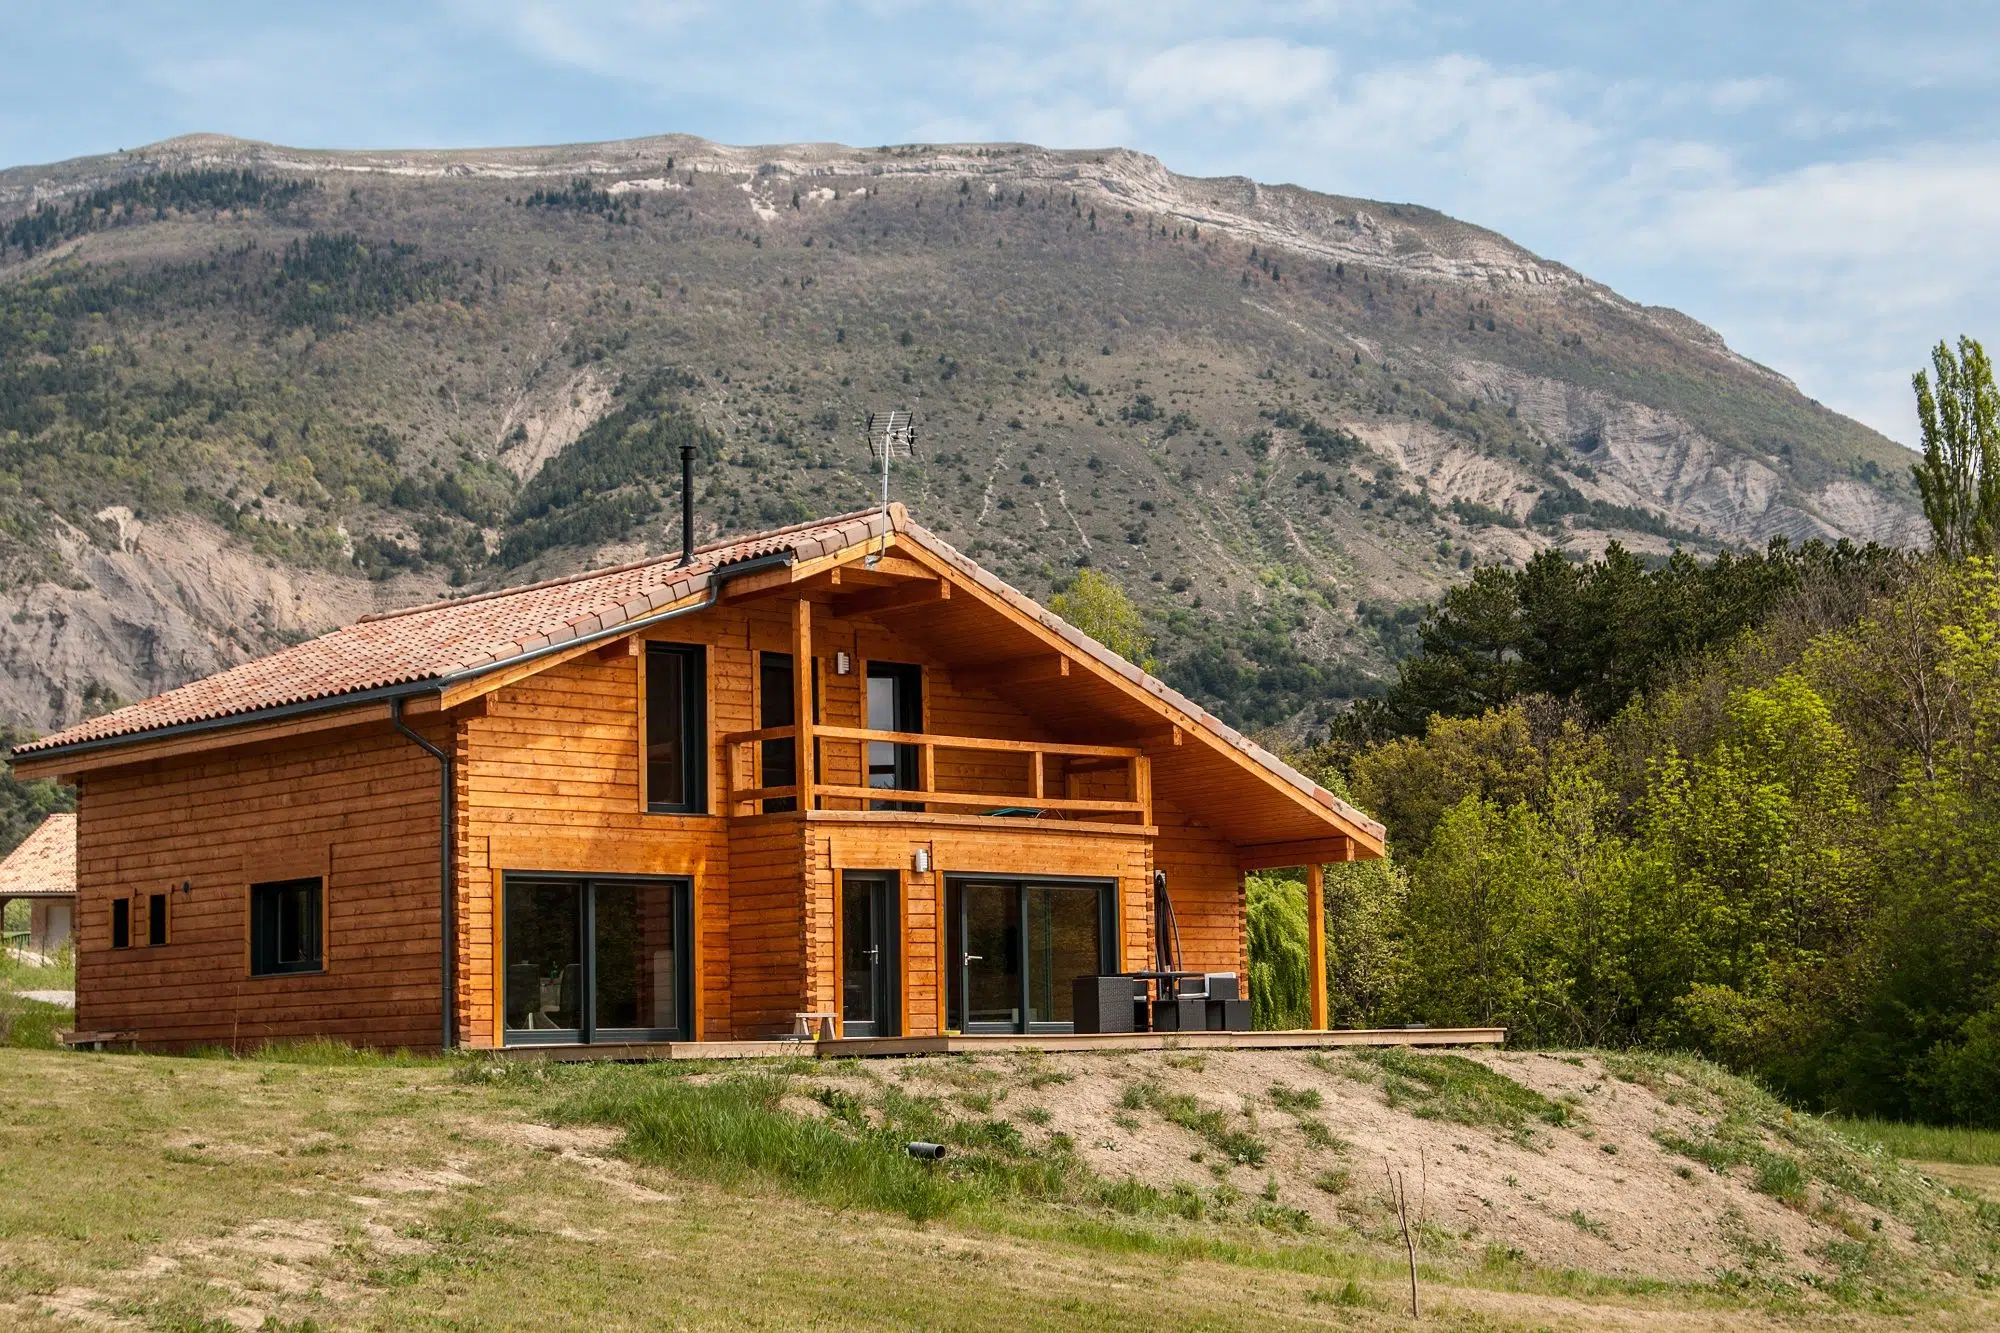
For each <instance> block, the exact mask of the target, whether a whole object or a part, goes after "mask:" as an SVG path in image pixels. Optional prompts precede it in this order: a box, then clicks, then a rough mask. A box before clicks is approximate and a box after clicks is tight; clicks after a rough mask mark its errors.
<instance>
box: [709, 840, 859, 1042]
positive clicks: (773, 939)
mask: <svg viewBox="0 0 2000 1333" xmlns="http://www.w3.org/2000/svg"><path fill="white" fill-rule="evenodd" d="M804 830H805V821H804V820H803V819H802V818H800V817H799V816H798V815H797V814H776V815H752V816H749V817H747V818H741V819H735V820H732V821H730V826H729V887H728V891H727V893H728V899H729V935H728V940H729V988H730V1004H731V1009H730V1014H731V1022H730V1029H729V1031H728V1032H726V1033H725V1034H723V1035H725V1036H731V1037H735V1038H738V1039H740V1040H749V1039H754V1038H757V1037H769V1036H776V1035H781V1034H783V1033H785V1032H788V1031H790V1030H791V1026H792V1016H793V1015H794V1014H797V1013H799V1012H801V1011H802V1010H824V1009H829V1008H831V1007H832V1006H831V1003H830V1001H829V1002H828V1003H824V1004H823V1003H819V1002H818V997H815V996H813V995H810V994H808V991H807V981H806V972H807V969H806V949H807V942H808V939H809V938H810V937H811V936H812V935H813V934H814V932H815V929H816V927H819V926H823V924H824V923H814V922H812V921H810V920H809V917H808V913H807V911H806V905H807V904H806V892H805V889H806V875H805V867H804V864H803V862H804V857H805V845H806V844H805V832H804Z"/></svg>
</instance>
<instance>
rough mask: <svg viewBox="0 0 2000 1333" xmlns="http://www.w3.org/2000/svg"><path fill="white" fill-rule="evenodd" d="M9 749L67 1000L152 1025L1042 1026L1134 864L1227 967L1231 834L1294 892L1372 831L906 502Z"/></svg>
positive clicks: (661, 564) (363, 647) (592, 1037)
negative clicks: (1293, 879) (985, 566)
mask: <svg viewBox="0 0 2000 1333" xmlns="http://www.w3.org/2000/svg"><path fill="white" fill-rule="evenodd" d="M14 763H15V767H16V770H17V771H18V773H19V774H20V775H21V776H22V777H26V778H34V777H55V778H59V779H61V780H62V781H65V782H69V783H73V784H75V785H76V787H77V789H78V795H79V802H78V828H77V867H76V868H77V888H78V893H79V901H78V908H77V933H78V940H77V989H78V998H77V1025H78V1028H79V1030H80V1031H83V1032H91V1031H95V1032H99V1033H117V1034H121V1035H122V1036H124V1037H127V1038H129V1039H130V1040H133V1041H135V1042H137V1043H138V1044H140V1045H142V1046H148V1047H158V1048H175V1047H182V1046H190V1045H196V1044H204V1043H220V1044H232V1045H235V1044H249V1043H255V1042H261V1041H265V1040H272V1039H294V1038H304V1037H309V1036H328V1037H334V1038H339V1039H344V1040H347V1041H351V1042H354V1043H357V1044H363V1045H370V1046H379V1047H397V1046H404V1047H413V1048H435V1047H437V1046H439V1045H441V1044H442V1045H446V1046H466V1047H501V1046H544V1047H549V1046H555V1047H564V1048H576V1047H580V1046H585V1045H589V1044H596V1045H599V1046H611V1045H627V1046H629V1045H631V1044H634V1043H668V1042H672V1043H680V1042H717V1043H719V1042H730V1041H737V1042H741V1041H751V1040H759V1039H769V1038H772V1037H776V1036H779V1035H782V1034H785V1033H787V1032H790V1031H792V1030H793V1029H794V1028H795V1025H796V1024H797V1021H798V1017H799V1015H801V1014H808V1015H811V1014H825V1015H832V1016H834V1021H835V1022H836V1023H837V1025H838V1026H839V1028H840V1030H841V1032H842V1034H843V1035H844V1036H847V1037H871V1036H872V1037H876V1038H883V1037H909V1038H921V1037H932V1036H937V1035H940V1034H944V1033H982V1032H987V1033H1027V1034H1036V1033H1046V1034H1052V1035H1053V1034H1060V1033H1063V1032H1065V1031H1067V1030H1068V1029H1069V1026H1070V1023H1071V1017H1072V1015H1071V1010H1070V1005H1071V999H1070V983H1071V981H1072V979H1073V978H1074V977H1075V976H1079V975H1085V974H1097V973H1110V972H1116V971H1124V970H1130V969H1136V968H1143V967H1145V966H1147V965H1148V964H1149V963H1151V961H1152V960H1153V959H1154V957H1155V954H1156V950H1157V948H1158V947H1159V945H1158V939H1159V929H1160V927H1161V926H1162V925H1163V924H1164V923H1163V922H1161V921H1159V920H1156V903H1158V902H1160V901H1162V897H1161V895H1160V893H1159V892H1158V890H1159V888H1160V887H1161V885H1160V884H1157V883H1156V876H1159V875H1163V876H1164V888H1165V892H1166V896H1167V898H1169V899H1170V901H1171V904H1172V911H1173V915H1174V917H1175V918H1176V922H1177V925H1178V934H1179V947H1180V950H1181V953H1182V962H1183V964H1184V965H1185V966H1188V967H1192V968H1204V969H1209V970H1215V971H1230V972H1236V973H1239V974H1241V975H1244V976H1246V977H1247V975H1248V971H1249V968H1248V957H1247V945H1246V939H1245V929H1244V892H1243V878H1242V877H1243V874H1244V872H1246V871H1250V870H1256V869H1259V868H1264V867H1276V866H1296V865H1306V866H1309V867H1311V868H1312V869H1311V873H1310V874H1309V885H1310V886H1311V889H1312V892H1313V898H1314V906H1315V907H1316V906H1317V898H1318V885H1319V869H1318V868H1319V866H1320V865H1321V864H1322V863H1325V862H1336V861H1345V860H1350V859H1354V858H1363V857H1374V856H1379V855H1380V854H1381V852H1382V828H1381V826H1380V825H1379V824H1377V823H1375V822H1374V821H1373V820H1371V819H1368V818H1367V817H1365V816H1364V815H1362V814H1360V813H1359V812H1357V811H1355V810H1354V809H1352V808H1351V807H1349V806H1348V805H1346V804H1344V803H1343V802H1341V801H1339V800H1337V799H1335V798H1334V797H1333V796H1332V795H1330V794H1329V793H1328V792H1326V791H1325V790H1323V789H1321V788H1319V787H1317V786H1315V785H1314V784H1313V783H1312V782H1310V781H1309V780H1307V779H1306V778H1304V777H1302V776H1300V775H1299V774H1298V773H1296V772H1294V771H1293V770H1292V769H1291V768H1289V767H1287V766H1286V765H1285V764H1283V763H1281V762H1280V761H1279V760H1278V759H1276V758H1275V757H1273V756H1272V755H1270V754H1268V753H1266V752H1265V751H1264V750H1262V749H1260V748H1258V747H1257V746H1255V745H1253V744H1251V743H1250V742H1249V741H1247V740H1246V739H1245V738H1244V737H1242V736H1241V735H1238V734H1237V733H1236V732H1234V731H1232V730H1231V729H1230V728H1228V727H1227V726H1225V725H1223V724H1222V723H1221V722H1220V721H1218V720H1217V719H1216V718H1214V717H1212V716H1210V715H1209V714H1208V713H1206V712H1205V711H1203V710H1202V709H1201V708H1200V707H1199V706H1198V705H1196V704H1194V703H1192V702H1190V701H1189V700H1188V699H1186V698H1183V697H1182V696H1181V695H1179V694H1177V693H1175V692H1174V691H1173V690H1171V689H1169V688H1167V687H1166V686H1165V685H1163V684H1161V683H1160V682H1159V681H1157V680H1155V679H1153V678H1152V677H1151V676H1148V675H1147V674H1145V673H1144V672H1142V671H1140V670H1139V669H1138V668H1137V667H1134V666H1133V665H1132V664H1131V663H1129V662H1126V661H1124V660H1123V659H1121V658H1119V657H1117V656H1116V655H1114V654H1113V653H1111V652H1109V651H1108V650H1106V649H1105V648H1104V647H1103V646H1101V645H1100V644H1098V643H1096V642H1094V641H1093V640H1091V639H1090V638H1088V637H1086V636H1085V635H1083V634H1081V633H1079V632H1078V631H1077V630H1076V629H1074V628H1072V627H1071V626H1069V625H1067V624H1064V623H1063V622H1062V621H1061V620H1060V619H1058V618H1057V617H1056V616H1054V615H1053V614H1051V613H1050V612H1048V611H1047V610H1045V609H1043V608H1042V607H1040V606H1038V605H1037V604H1035V603H1034V602H1033V601H1031V600H1030V599H1028V598H1027V597H1025V596H1023V595H1021V594H1020V593H1018V592H1016V591H1014V590H1013V589H1012V588H1009V587H1008V586H1006V585H1005V584H1004V583H1002V582H1001V581H1000V580H998V579H996V578H994V577H993V576H992V575H990V574H988V573H986V572H985V571H984V570H982V569H980V568H979V567H978V566H977V565H975V564H974V563H973V562H972V561H970V560H968V559H967V558H965V557H964V556H962V555H960V554H959V553H958V552H956V551H954V550H953V549H952V548H951V547H950V546H948V545H947V544H946V543H944V542H943V541H941V540H939V539H938V538H937V537H936V536H934V535H932V534H931V533H929V532H927V531H925V530H924V529H923V528H922V527H920V526H918V525H917V524H916V523H914V522H912V521H911V520H910V519H909V517H908V515H907V514H906V513H905V512H904V511H903V509H902V507H901V506H891V507H889V508H888V509H887V510H886V511H877V512H870V513H862V514H851V515H846V516H843V517H839V518H832V519H828V520H825V521H822V522H815V523H808V524H802V525H799V526H796V527H788V528H781V529H778V530H776V531H773V532H766V533H760V534H758V535H755V536H751V537H744V538H740V539H735V540H730V541H727V542H722V543H719V544H716V545H712V546H709V547H706V548H703V549H700V550H693V549H690V550H688V551H686V552H683V553H681V554H680V555H677V556H666V557H662V558H659V559H652V560H645V561H640V562H637V563H634V564H628V565H624V566H620V567H617V568H612V569H601V570H596V571H593V572H590V573H585V574H580V575H577V576H575V577H571V578H563V579H555V580H551V581H548V582H544V583H538V584H534V585H532V586H528V587H520V588H513V589H508V590H505V591H501V592H495V593H488V594H484V595H479V596H471V597H464V598H460V599H457V600H450V601H440V602H435V603H432V604H429V605H425V606H418V607H412V608H410V609H408V610H404V611H395V612H389V613H386V614H382V615H375V616H370V617H368V618H366V619H364V620H362V621H360V622H359V623H357V624H354V625H352V626H349V627H347V628H345V629H341V630H338V631H335V632H333V633H331V634H328V635H325V636H324V637H322V638H319V639H315V640H313V641H311V642H308V643H304V644H300V645H298V646H295V647H292V648H288V649H285V650H284V651H281V652H278V653H276V654H273V655H272V656H269V657H266V658H263V659H260V660H258V661H254V662H250V663H247V664H245V665H243V666H239V667H236V668H233V669H231V670H228V671H224V672H222V673H220V674H218V675H215V676H211V677H208V678H207V679H204V680H199V681H196V682H194V683H192V684H189V685H186V686H183V687H181V688H179V689H175V690H171V691H168V692H167V693H165V694H162V695H159V696H157V697H155V698H152V699H149V700H146V701H145V702H143V703H139V704H134V705H132V706H130V707H127V708H122V709H119V710H118V711H116V712H113V713H109V714H107V715H105V716H102V717H98V718H94V719H92V720H90V721H88V722H84V723H81V724H79V725H77V726H74V727H71V728H69V729H68V730H65V731H62V732H59V733H57V734H55V735H51V736H48V737H45V738H43V739H41V740H37V741H35V742H33V743H30V744H26V745H23V746H21V747H19V748H18V749H17V750H16V751H15V755H14ZM1320 919H1321V917H1320V913H1319V912H1318V911H1316V910H1315V911H1314V912H1312V914H1311V920H1312V921H1313V923H1314V927H1315V929H1314V935H1313V940H1314V950H1315V953H1316V954H1318V953H1319V952H1320V951H1321V949H1322V947H1323V946H1322V944H1321V941H1320V939H1319V936H1318V930H1317V923H1318V922H1319V920H1320ZM1314 975H1316V976H1319V977H1321V978H1323V977H1324V968H1323V967H1319V968H1316V969H1315V972H1314ZM1314 1015H1315V1025H1316V1026H1318V1027H1324V1026H1325V995H1324V991H1323V986H1322V988H1321V989H1318V990H1316V992H1315V996H1314ZM718 1049H719V1048H718Z"/></svg>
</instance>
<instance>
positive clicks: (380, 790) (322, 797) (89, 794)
mask: <svg viewBox="0 0 2000 1333" xmlns="http://www.w3.org/2000/svg"><path fill="white" fill-rule="evenodd" d="M415 725H416V726H417V729H418V730H419V731H421V732H423V733H424V734H425V735H426V736H427V737H428V738H429V739H431V740H432V741H433V742H434V743H437V744H440V745H450V744H451V743H452V737H451V734H450V724H448V723H442V722H439V721H437V720H436V718H435V716H433V718H432V719H431V720H430V721H428V722H423V723H416V724H415ZM77 851H78V857H77V893H78V912H77V915H78V927H79V929H78V934H77V953H76V964H77V1026H78V1028H79V1029H80V1030H84V1031H116V1032H136V1033H138V1034H139V1040H140V1043H141V1044H142V1045H144V1046H147V1047H149V1048H154V1049H179V1048H183V1047H188V1046H195V1045H208V1044H214V1045H223V1046H230V1047H233V1048H240V1047H247V1046H252V1045H256V1044H259V1043H262V1042H265V1041H283V1040H294V1039H302V1038H307V1037H318V1036H326V1037H332V1038H335V1039H337V1040H342V1041H349V1042H353V1043H355V1044H357V1045H365V1046H380V1047H397V1046H408V1047H414V1048H425V1047H428V1048H431V1049H435V1048H436V1047H437V1044H438V1039H439V1003H440V998H441V985H440V983H441V979H440V976H439V965H438V764H437V761H436V760H435V759H433V758H431V756H429V755H428V754H426V753H424V752H423V751H422V750H421V749H419V748H418V747H417V746H416V745H414V744H413V743H412V742H411V741H410V740H409V739H408V738H407V737H404V736H401V735H399V734H398V733H396V732H394V731H391V730H389V729H388V728H387V727H386V726H384V725H382V724H379V723H378V724H375V725H372V726H370V727H367V728H356V729H354V730H351V731H344V732H335V733H325V734H322V735H320V736H315V737H311V738H298V739H294V740H291V741H288V742H284V743H282V745H264V746H257V747H245V748H242V749H236V750H230V751H222V752H216V753H211V754H207V755H195V756H189V757H186V758H181V759H175V760H163V761H158V762H154V763H149V764H142V765H136V766H134V767H130V768H123V769H111V770H107V771H103V772H98V773H91V774H87V775H86V776H85V777H84V779H83V781H82V782H81V784H80V802H79V809H78V838H77ZM307 876H318V877H321V878H322V881H323V889H322V902H323V922H324V931H323V936H322V941H323V943H322V947H323V950H324V959H325V966H324V970H322V971H320V972H314V973H295V974H290V975H283V976H268V977H252V976H250V975H249V932H250V923H249V886H250V885H251V884H253V883H262V882H268V881H273V880H284V879H294V878H304V877H307ZM184 882H185V883H186V884H188V885H189V891H188V892H187V893H182V892H181V891H180V888H179V886H180V885H181V884H182V883H184ZM161 893H164V894H166V896H167V899H168V921H167V937H168V939H167V943H166V944H164V945H161V946H158V947H152V946H149V945H148V943H147V940H148V937H149V930H148V927H149V925H150V922H149V921H148V919H147V915H148V912H149V911H150V903H151V897H152V895H154V894H161ZM119 897H124V898H127V899H128V900H129V901H130V902H131V904H132V906H131V908H130V909H129V910H130V912H131V939H132V944H131V947H129V948H125V949H113V948H111V947H110V945H111V902H112V900H113V899H114V898H119Z"/></svg>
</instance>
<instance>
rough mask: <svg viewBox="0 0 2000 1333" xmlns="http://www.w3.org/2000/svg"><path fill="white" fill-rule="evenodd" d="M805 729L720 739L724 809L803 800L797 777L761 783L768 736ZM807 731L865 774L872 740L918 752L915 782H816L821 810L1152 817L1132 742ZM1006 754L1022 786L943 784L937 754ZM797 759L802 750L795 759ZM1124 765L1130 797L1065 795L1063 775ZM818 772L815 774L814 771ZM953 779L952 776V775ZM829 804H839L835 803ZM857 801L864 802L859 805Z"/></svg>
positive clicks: (1148, 781)
mask: <svg viewBox="0 0 2000 1333" xmlns="http://www.w3.org/2000/svg"><path fill="white" fill-rule="evenodd" d="M798 734H799V728H798V727H795V726H787V727H764V728H761V729H759V730H756V731H737V732H731V733H730V734H728V735H726V736H724V737H723V738H722V740H721V745H722V756H723V764H722V769H723V779H724V782H725V784H726V786H727V791H726V793H725V803H724V806H723V808H724V809H725V810H727V811H728V812H729V813H730V814H733V815H734V814H755V813H758V812H759V811H761V810H763V809H764V808H765V802H767V801H777V800H786V799H790V800H794V801H796V800H797V799H798V795H799V787H800V784H798V783H796V782H792V783H785V784H782V785H773V786H764V785H761V784H762V779H763V772H762V756H763V744H764V742H766V741H794V742H796V741H797V739H798ZM807 734H808V735H810V736H811V737H813V738H814V739H815V740H819V741H839V742H849V743H854V744H857V745H859V747H860V751H861V760H860V763H859V764H858V766H857V768H858V771H859V772H862V773H866V772H867V769H868V763H867V755H868V747H869V745H871V744H882V745H895V746H907V747H909V748H910V749H912V750H915V751H916V752H917V766H916V767H917V774H916V776H917V782H916V785H915V786H896V787H873V786H856V785H853V784H850V783H837V782H821V781H813V782H811V783H809V784H806V785H808V786H809V787H810V789H811V793H812V796H813V797H814V800H813V801H812V805H813V806H814V808H819V809H839V808H848V809H862V810H866V809H870V808H874V807H879V806H884V805H886V806H887V807H888V808H891V809H896V808H904V809H907V808H909V807H912V806H921V807H923V808H924V809H925V810H931V809H934V808H936V807H944V808H946V809H949V810H956V811H966V810H972V811H985V812H988V813H992V812H999V811H1008V812H1016V811H1018V812H1020V813H1024V814H1025V813H1039V812H1053V813H1059V814H1065V815H1094V816H1119V817H1123V816H1131V817H1134V818H1136V819H1137V820H1138V822H1140V823H1142V824H1144V823H1151V822H1152V771H1151V761H1150V760H1149V759H1147V757H1146V755H1145V754H1144V753H1143V752H1142V751H1141V750H1139V749H1138V748H1136V747H1134V746H1129V745H1074V744H1069V743H1067V742H1063V741H1012V740H994V739H988V738H986V737H980V736H943V735H936V734H933V733H931V732H914V731H873V730H870V729H868V728H865V727H836V726H828V725H824V724H820V725H815V726H812V727H810V728H808V729H807ZM940 752H942V753H945V754H955V753H971V754H981V753H984V754H1005V755H1016V756H1020V757H1021V758H1022V759H1023V760H1024V763H1023V768H1024V770H1025V771H1024V772H1023V773H1022V774H1021V780H1020V782H1019V784H1018V787H1019V789H1018V790H1012V789H1010V790H1005V791H993V790H982V791H972V790H965V789H964V786H965V784H963V783H960V784H956V789H954V786H952V785H940V776H939V771H938V755H939V753H940ZM1051 760H1059V761H1060V767H1059V772H1058V774H1057V778H1058V784H1060V785H1058V787H1057V794H1055V795H1050V794H1049V791H1048V788H1049V787H1050V786H1051V785H1052V784H1051V783H1050V781H1049V772H1048V769H1049V763H1050V761H1051ZM796 762H797V756H796V753H795V755H794V763H796ZM1119 769H1123V770H1124V772H1125V782H1124V787H1125V791H1126V792H1127V793H1128V794H1127V795H1125V796H1122V797H1118V798H1101V797H1089V798H1086V797H1075V796H1068V795H1064V794H1061V793H1062V792H1063V790H1065V789H1066V787H1067V783H1066V782H1063V781H1062V779H1064V778H1066V777H1068V776H1070V775H1079V776H1080V775H1082V774H1085V773H1103V772H1110V771H1116V770H1119ZM815 776H816V777H817V774H815ZM947 781H948V775H947ZM992 781H993V777H992V775H991V774H985V775H982V782H983V783H991V782H992ZM829 802H838V803H840V804H839V805H831V804H829ZM857 803H858V804H857Z"/></svg>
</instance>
